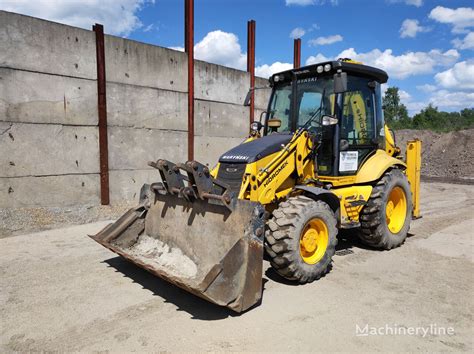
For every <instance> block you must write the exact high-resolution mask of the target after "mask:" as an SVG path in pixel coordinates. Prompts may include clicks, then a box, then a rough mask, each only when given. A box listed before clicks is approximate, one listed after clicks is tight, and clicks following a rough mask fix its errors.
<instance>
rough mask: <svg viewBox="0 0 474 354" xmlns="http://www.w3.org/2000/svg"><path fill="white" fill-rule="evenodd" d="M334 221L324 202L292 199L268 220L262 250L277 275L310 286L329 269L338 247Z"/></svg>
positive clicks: (301, 197) (300, 198) (299, 198)
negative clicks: (264, 250)
mask: <svg viewBox="0 0 474 354" xmlns="http://www.w3.org/2000/svg"><path fill="white" fill-rule="evenodd" d="M336 224H337V220H336V216H335V215H334V212H333V211H332V210H331V208H330V207H329V206H328V205H327V204H326V203H324V202H323V201H314V200H313V199H311V198H308V197H305V196H296V197H291V198H289V199H288V200H287V201H285V202H283V203H281V204H280V205H279V207H278V208H277V209H276V210H274V212H273V217H272V218H271V219H270V220H269V221H268V230H267V233H266V235H265V249H266V252H267V254H268V255H269V257H270V259H271V260H270V263H271V265H272V267H273V268H274V269H275V270H276V271H277V273H278V274H280V275H281V276H283V277H284V278H286V279H289V280H295V281H298V282H299V283H309V282H312V281H314V280H316V279H319V278H320V277H321V276H323V275H324V274H326V273H327V272H328V271H329V270H330V266H331V261H332V256H333V255H334V252H335V247H336V244H337V238H336V236H337V228H336Z"/></svg>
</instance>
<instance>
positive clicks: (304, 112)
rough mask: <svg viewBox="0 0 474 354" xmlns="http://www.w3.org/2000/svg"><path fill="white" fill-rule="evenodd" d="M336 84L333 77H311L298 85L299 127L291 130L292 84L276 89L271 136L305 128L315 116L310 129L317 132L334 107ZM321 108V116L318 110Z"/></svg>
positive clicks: (277, 86) (300, 81)
mask: <svg viewBox="0 0 474 354" xmlns="http://www.w3.org/2000/svg"><path fill="white" fill-rule="evenodd" d="M333 90H334V84H333V78H332V76H323V77H308V78H302V79H299V80H298V82H297V100H296V104H297V109H296V111H297V115H296V126H293V127H292V124H291V115H290V106H291V100H292V85H291V82H283V83H280V84H276V85H275V89H274V91H273V94H272V97H271V101H270V110H269V114H268V133H275V132H276V133H286V132H291V131H294V130H295V129H297V128H299V127H301V126H303V125H305V124H306V122H307V121H308V120H309V119H311V118H312V117H313V116H315V115H317V116H316V117H314V118H315V119H314V120H315V121H314V122H312V123H311V124H310V126H309V129H310V130H317V129H318V127H319V120H320V118H321V117H322V116H323V115H325V114H327V115H330V114H331V112H332V108H333V105H334V93H333ZM320 108H321V112H318V110H319V109H320Z"/></svg>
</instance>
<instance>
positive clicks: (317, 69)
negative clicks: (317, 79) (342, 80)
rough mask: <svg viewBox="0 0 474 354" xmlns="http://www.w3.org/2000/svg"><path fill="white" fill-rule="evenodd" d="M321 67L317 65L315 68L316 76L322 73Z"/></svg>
mask: <svg viewBox="0 0 474 354" xmlns="http://www.w3.org/2000/svg"><path fill="white" fill-rule="evenodd" d="M323 70H324V69H323V66H322V65H319V66H318V67H317V68H316V71H317V72H318V74H321V73H322V72H323Z"/></svg>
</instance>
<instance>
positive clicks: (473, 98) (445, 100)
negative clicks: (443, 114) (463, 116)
mask: <svg viewBox="0 0 474 354" xmlns="http://www.w3.org/2000/svg"><path fill="white" fill-rule="evenodd" d="M429 103H431V104H433V106H436V107H438V108H440V109H442V110H448V111H452V110H459V109H464V108H474V92H462V91H454V92H450V91H447V90H439V91H437V92H436V93H435V94H434V95H433V96H431V97H430V99H429Z"/></svg>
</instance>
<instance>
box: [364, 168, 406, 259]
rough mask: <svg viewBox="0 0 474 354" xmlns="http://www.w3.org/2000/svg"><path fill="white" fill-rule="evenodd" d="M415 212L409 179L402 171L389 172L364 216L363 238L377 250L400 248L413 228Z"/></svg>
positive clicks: (375, 192)
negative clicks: (412, 219) (412, 220)
mask: <svg viewBox="0 0 474 354" xmlns="http://www.w3.org/2000/svg"><path fill="white" fill-rule="evenodd" d="M412 210H413V204H412V197H411V191H410V184H409V183H408V180H407V178H406V176H405V175H404V174H403V172H402V171H400V170H398V169H393V170H391V171H389V172H387V173H385V175H384V176H383V177H382V178H381V179H380V181H378V182H377V184H376V185H375V187H374V188H373V190H372V194H371V196H370V198H369V201H368V202H367V205H366V206H365V207H364V208H363V209H362V211H361V213H360V222H361V229H360V233H359V238H360V239H361V240H362V242H364V243H365V244H366V245H368V246H371V247H375V248H381V249H386V250H388V249H392V248H395V247H398V246H400V245H401V244H402V243H403V242H404V241H405V239H406V237H407V234H408V230H409V229H410V221H411V214H412Z"/></svg>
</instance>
